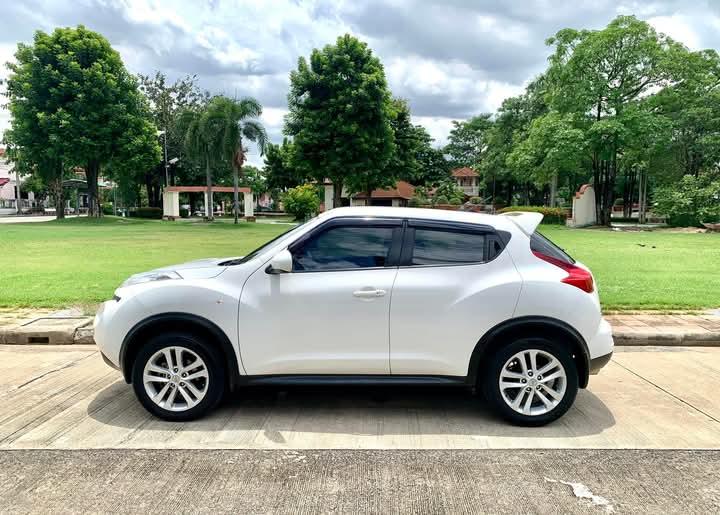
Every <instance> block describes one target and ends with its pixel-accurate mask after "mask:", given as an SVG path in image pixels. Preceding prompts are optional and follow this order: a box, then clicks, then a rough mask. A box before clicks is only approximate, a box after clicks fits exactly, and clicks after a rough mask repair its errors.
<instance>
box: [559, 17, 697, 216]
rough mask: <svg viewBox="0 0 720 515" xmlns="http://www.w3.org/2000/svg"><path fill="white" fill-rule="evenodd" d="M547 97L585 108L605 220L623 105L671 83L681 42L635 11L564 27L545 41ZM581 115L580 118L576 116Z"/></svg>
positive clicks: (569, 109)
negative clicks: (596, 23)
mask: <svg viewBox="0 0 720 515" xmlns="http://www.w3.org/2000/svg"><path fill="white" fill-rule="evenodd" d="M547 43H548V45H552V46H554V47H555V51H554V53H553V55H552V56H551V57H550V68H549V70H548V73H547V78H548V80H549V84H550V87H549V98H550V104H551V106H552V108H553V109H555V110H557V111H558V112H560V113H561V114H565V113H575V114H584V115H585V116H584V119H583V120H581V121H579V123H580V124H581V125H583V129H584V130H585V131H586V133H587V138H586V139H587V141H588V143H589V145H590V147H589V148H590V151H591V163H592V164H591V166H592V173H593V183H594V185H595V194H596V211H597V218H598V221H599V222H600V223H601V224H603V225H609V224H610V213H611V209H612V205H613V200H614V195H615V179H616V176H617V174H618V163H619V156H620V155H621V154H622V153H623V151H624V149H625V143H626V141H627V139H625V137H626V136H627V135H628V132H627V130H626V128H625V127H624V121H625V120H624V118H623V113H624V111H625V110H627V108H628V107H629V106H630V105H631V104H633V103H635V102H636V101H638V100H639V99H642V98H644V97H646V96H647V95H650V94H652V93H653V91H655V90H658V89H661V88H664V87H666V86H668V85H670V84H672V83H673V81H674V77H675V73H676V72H677V70H678V66H677V63H678V61H679V60H681V59H683V58H684V57H685V56H686V55H687V51H686V50H685V49H684V47H682V45H680V44H678V43H676V42H674V41H673V40H672V39H670V38H668V37H667V36H665V35H663V34H658V33H657V32H656V31H655V29H653V28H652V27H651V26H650V25H649V24H648V23H646V22H643V21H640V20H638V19H637V18H635V17H634V16H619V17H617V18H616V19H615V20H613V21H612V22H610V24H609V25H608V26H607V27H606V28H605V29H602V30H596V31H589V30H581V31H578V30H574V29H564V30H561V31H559V32H558V33H557V34H556V35H555V36H554V37H551V38H549V39H548V41H547ZM577 119H578V120H580V119H579V118H577Z"/></svg>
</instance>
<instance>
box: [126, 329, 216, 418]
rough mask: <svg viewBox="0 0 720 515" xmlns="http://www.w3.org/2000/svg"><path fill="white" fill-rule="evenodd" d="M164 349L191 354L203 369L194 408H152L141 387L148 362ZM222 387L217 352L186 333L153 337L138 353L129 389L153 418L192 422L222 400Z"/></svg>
mask: <svg viewBox="0 0 720 515" xmlns="http://www.w3.org/2000/svg"><path fill="white" fill-rule="evenodd" d="M167 347H183V348H185V349H188V350H190V351H192V352H194V353H195V354H197V355H198V356H199V357H200V358H201V359H202V360H203V362H204V363H205V366H206V369H207V373H208V377H207V384H206V386H207V391H206V392H205V396H204V397H203V398H202V400H200V402H199V403H198V404H196V405H195V406H193V407H191V408H188V409H186V410H184V411H171V410H168V409H164V408H163V407H161V406H159V405H158V404H156V403H155V402H154V401H153V400H152V399H151V398H150V395H149V394H148V392H147V391H146V388H145V384H144V383H143V373H144V369H145V365H146V364H147V362H148V360H149V359H151V357H152V356H153V355H154V354H155V353H157V352H158V351H160V350H162V349H164V348H167ZM225 383H226V381H225V368H224V367H223V365H222V361H221V356H220V354H219V353H218V351H217V350H216V349H214V348H213V347H212V346H210V345H208V344H207V343H206V342H204V341H203V340H202V339H201V338H199V337H197V336H195V335H193V334H187V333H166V334H161V335H157V336H154V337H153V338H151V339H150V341H149V342H147V343H146V344H145V345H143V347H142V348H141V349H140V352H138V354H137V356H136V358H135V362H134V363H133V368H132V386H133V389H134V390H135V395H136V396H137V398H138V400H139V401H140V403H141V404H142V405H143V406H144V407H145V409H146V410H148V411H149V412H150V413H152V414H153V415H155V416H156V417H158V418H161V419H163V420H168V421H172V422H186V421H189V420H196V419H198V418H200V417H202V416H203V415H205V414H206V413H207V412H209V411H210V410H212V409H213V408H215V406H217V404H218V403H219V402H220V400H221V399H222V396H223V393H224V391H225V389H226V388H225ZM173 387H174V386H173Z"/></svg>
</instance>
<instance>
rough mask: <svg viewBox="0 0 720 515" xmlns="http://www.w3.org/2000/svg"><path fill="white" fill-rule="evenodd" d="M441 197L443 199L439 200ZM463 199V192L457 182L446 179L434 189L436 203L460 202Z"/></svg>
mask: <svg viewBox="0 0 720 515" xmlns="http://www.w3.org/2000/svg"><path fill="white" fill-rule="evenodd" d="M440 199H443V200H440ZM463 200H465V194H464V193H463V190H461V189H460V188H459V187H458V186H457V184H455V182H454V181H452V180H446V181H443V182H441V183H440V185H439V186H438V187H437V189H436V190H435V203H436V204H450V203H455V202H456V201H460V203H461V204H462V202H463Z"/></svg>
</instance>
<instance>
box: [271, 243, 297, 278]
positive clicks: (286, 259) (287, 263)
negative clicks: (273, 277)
mask: <svg viewBox="0 0 720 515" xmlns="http://www.w3.org/2000/svg"><path fill="white" fill-rule="evenodd" d="M292 268H293V260H292V254H290V251H289V250H287V249H285V250H283V251H281V252H280V253H278V254H276V255H275V257H274V258H272V259H271V260H270V264H269V265H268V266H267V268H266V269H265V273H268V274H285V273H288V272H292Z"/></svg>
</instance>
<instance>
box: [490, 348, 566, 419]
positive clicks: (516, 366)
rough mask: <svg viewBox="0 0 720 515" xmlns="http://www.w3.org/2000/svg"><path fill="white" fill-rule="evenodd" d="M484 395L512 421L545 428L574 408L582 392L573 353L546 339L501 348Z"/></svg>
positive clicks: (491, 366)
mask: <svg viewBox="0 0 720 515" xmlns="http://www.w3.org/2000/svg"><path fill="white" fill-rule="evenodd" d="M483 381H484V388H483V389H484V392H485V396H486V398H487V399H488V400H489V401H490V402H491V403H492V405H493V406H494V408H495V409H496V410H497V412H498V413H499V414H500V415H501V416H503V417H504V418H505V419H507V420H509V421H510V422H512V423H514V424H518V425H525V426H542V425H545V424H547V423H549V422H552V421H553V420H556V419H557V418H559V417H561V416H562V415H563V414H565V413H566V412H567V410H568V409H570V406H572V403H573V402H574V401H575V396H576V395H577V391H578V373H577V367H576V365H575V361H574V359H573V357H572V354H571V353H570V351H569V350H567V349H566V348H565V347H564V346H562V345H560V344H558V343H556V342H553V341H550V340H546V339H544V338H523V339H520V340H516V341H514V342H513V343H511V344H510V345H507V346H506V347H503V348H501V349H500V350H499V351H497V352H496V353H495V355H493V356H492V357H491V358H490V362H489V365H488V367H487V368H486V369H485V375H484V377H483Z"/></svg>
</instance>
